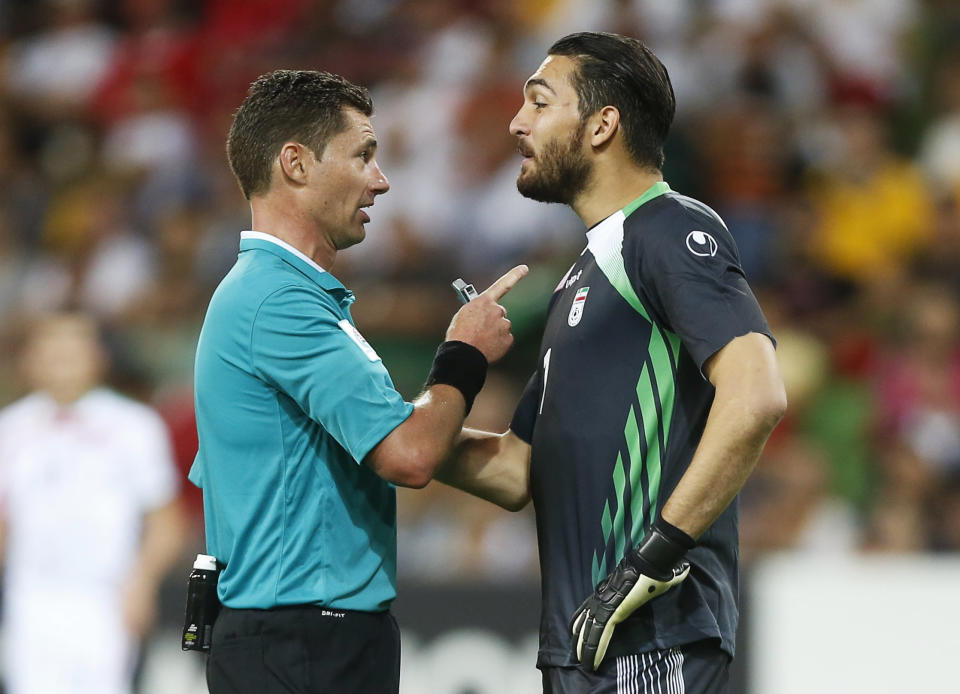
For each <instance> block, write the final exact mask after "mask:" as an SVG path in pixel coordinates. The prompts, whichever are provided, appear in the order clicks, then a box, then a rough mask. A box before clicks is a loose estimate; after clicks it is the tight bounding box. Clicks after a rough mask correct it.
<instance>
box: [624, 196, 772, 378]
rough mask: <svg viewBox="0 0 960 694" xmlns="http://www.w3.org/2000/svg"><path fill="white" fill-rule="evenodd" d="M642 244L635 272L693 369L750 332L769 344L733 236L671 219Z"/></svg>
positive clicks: (691, 219) (693, 220)
mask: <svg viewBox="0 0 960 694" xmlns="http://www.w3.org/2000/svg"><path fill="white" fill-rule="evenodd" d="M671 217H672V219H671V220H670V222H669V223H666V224H664V225H663V227H662V228H659V229H658V230H657V231H658V233H657V234H656V235H651V237H648V238H647V239H645V242H644V243H643V245H642V251H641V254H640V258H639V260H638V262H637V265H636V266H635V267H639V269H640V273H641V276H640V284H641V285H642V286H643V287H644V288H645V289H646V291H647V294H648V296H649V298H650V300H651V302H652V304H653V308H654V310H655V311H657V313H659V314H660V318H661V320H662V321H663V322H664V324H665V325H666V327H667V328H668V329H669V330H671V331H672V332H674V333H676V334H677V335H678V336H679V337H680V339H681V340H682V341H683V344H684V346H685V347H686V349H687V351H688V352H689V353H690V356H691V357H693V359H694V361H695V362H696V364H697V367H698V368H700V369H701V370H702V369H703V365H704V363H705V362H706V361H707V359H709V358H710V357H711V356H712V355H713V354H715V353H716V352H717V351H719V350H720V349H721V348H723V347H724V345H726V344H727V343H728V342H730V341H731V340H733V339H734V338H736V337H739V336H741V335H746V334H747V333H750V332H757V333H762V334H764V335H767V336H768V337H770V339H771V340H773V335H772V333H771V332H770V328H769V327H768V326H767V321H766V319H765V318H764V316H763V312H762V311H761V310H760V305H759V304H758V303H757V299H756V297H755V296H754V295H753V292H752V291H751V289H750V286H749V285H748V284H747V279H746V277H745V276H744V273H743V269H742V268H741V267H740V258H739V254H738V252H737V249H736V245H735V243H734V240H733V237H732V236H731V235H730V233H729V232H728V231H727V230H726V228H724V227H723V226H722V225H721V224H720V223H719V221H718V222H717V223H715V224H710V223H709V221H710V220H709V219H707V218H706V217H704V218H699V217H696V216H693V215H685V214H682V213H680V214H677V215H676V216H671Z"/></svg>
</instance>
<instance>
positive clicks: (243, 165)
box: [227, 70, 373, 200]
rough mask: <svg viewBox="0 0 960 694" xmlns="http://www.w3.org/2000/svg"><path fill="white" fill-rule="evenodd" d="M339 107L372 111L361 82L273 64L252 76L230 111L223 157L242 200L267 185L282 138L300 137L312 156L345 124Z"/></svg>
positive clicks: (263, 189) (262, 191) (366, 114)
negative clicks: (271, 68) (275, 67)
mask: <svg viewBox="0 0 960 694" xmlns="http://www.w3.org/2000/svg"><path fill="white" fill-rule="evenodd" d="M345 108H354V109H356V110H358V111H360V113H362V114H364V115H365V116H370V115H372V114H373V101H372V100H371V99H370V93H369V92H368V91H367V90H366V88H364V87H361V86H358V85H356V84H352V83H351V82H349V81H347V80H346V79H344V78H343V77H340V76H339V75H334V74H331V73H329V72H317V71H313V70H275V71H274V72H268V73H267V74H265V75H261V76H260V77H258V78H257V79H256V80H255V81H254V82H253V84H251V85H250V90H249V91H248V92H247V97H246V98H245V99H244V100H243V103H241V104H240V107H239V108H238V109H237V112H236V113H235V114H234V116H233V124H232V125H231V126H230V134H229V135H228V137H227V159H228V160H229V162H230V168H231V170H232V171H233V175H234V176H236V178H237V183H239V184H240V190H241V192H243V195H244V197H245V198H247V199H248V200H249V199H250V198H251V197H252V196H254V195H259V194H261V193H265V192H266V191H267V190H268V189H269V188H270V176H271V174H272V171H273V160H274V158H275V157H276V156H277V155H278V154H279V153H280V148H281V147H282V146H283V145H284V143H286V142H291V141H294V142H300V143H301V144H303V145H306V146H307V147H309V148H310V149H311V150H313V153H314V154H316V155H317V156H318V157H319V156H321V155H322V154H323V150H324V148H325V147H326V146H327V142H329V141H330V138H332V137H333V136H334V135H337V134H338V133H341V132H343V130H344V129H346V127H347V120H346V116H345V115H344V113H343V109H345Z"/></svg>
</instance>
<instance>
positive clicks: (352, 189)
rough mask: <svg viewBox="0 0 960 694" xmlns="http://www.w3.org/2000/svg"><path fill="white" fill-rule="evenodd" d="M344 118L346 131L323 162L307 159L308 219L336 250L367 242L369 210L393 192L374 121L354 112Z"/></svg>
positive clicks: (330, 144) (330, 146)
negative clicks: (380, 160)
mask: <svg viewBox="0 0 960 694" xmlns="http://www.w3.org/2000/svg"><path fill="white" fill-rule="evenodd" d="M343 114H344V117H345V118H346V121H347V127H346V129H345V130H343V131H342V132H340V133H338V134H336V135H334V136H333V137H332V138H330V141H329V142H328V143H327V146H326V148H325V149H324V150H323V153H322V154H321V155H320V157H316V156H310V157H308V158H309V159H310V161H309V163H308V166H309V168H310V176H309V179H308V180H309V183H308V187H309V190H308V195H309V197H308V200H307V206H308V210H307V213H308V214H309V215H310V217H311V219H312V222H313V225H314V227H315V228H316V229H317V230H318V231H319V233H320V234H321V235H322V236H323V237H325V238H326V239H327V240H328V241H329V242H330V244H331V245H332V246H333V247H334V248H336V249H337V250H342V249H344V248H348V247H349V246H352V245H354V244H356V243H360V242H361V241H363V238H364V236H365V235H366V231H365V230H364V224H366V223H367V222H369V221H370V215H369V214H368V213H367V212H366V210H365V209H364V208H367V207H370V206H372V205H373V201H374V198H375V197H376V196H377V195H380V194H381V193H386V192H387V191H388V190H389V189H390V183H389V182H388V181H387V177H386V176H384V175H383V172H382V171H381V170H380V166H379V164H377V160H376V156H375V155H376V152H377V136H376V134H375V133H374V132H373V126H372V125H371V124H370V119H369V118H368V117H367V116H365V115H364V114H362V113H360V111H357V110H356V109H352V108H345V109H344V111H343ZM311 155H312V153H311Z"/></svg>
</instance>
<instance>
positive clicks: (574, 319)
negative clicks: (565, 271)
mask: <svg viewBox="0 0 960 694" xmlns="http://www.w3.org/2000/svg"><path fill="white" fill-rule="evenodd" d="M589 291H590V287H580V289H578V290H577V294H576V296H574V297H573V305H572V306H570V315H568V316H567V325H569V326H570V327H571V328H572V327H574V326H575V325H577V323H579V322H580V319H581V318H583V305H584V304H585V303H587V292H589Z"/></svg>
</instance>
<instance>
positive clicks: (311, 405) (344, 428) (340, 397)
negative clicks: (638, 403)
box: [250, 286, 413, 462]
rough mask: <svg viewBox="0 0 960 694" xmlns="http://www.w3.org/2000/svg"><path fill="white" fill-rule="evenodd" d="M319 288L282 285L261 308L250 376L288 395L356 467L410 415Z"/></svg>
mask: <svg viewBox="0 0 960 694" xmlns="http://www.w3.org/2000/svg"><path fill="white" fill-rule="evenodd" d="M331 301H332V299H329V298H328V297H326V296H324V295H323V293H322V292H321V290H319V289H318V290H315V291H314V290H312V289H308V288H306V287H301V286H289V287H285V288H283V289H280V290H278V291H276V292H274V293H273V294H271V295H270V296H269V297H268V298H267V299H266V300H265V301H264V302H263V303H262V304H261V306H260V309H259V311H258V312H257V316H256V319H255V320H254V323H253V330H252V334H251V340H250V355H251V360H252V364H253V369H254V372H255V373H256V374H257V375H258V376H259V377H260V378H262V379H264V380H265V381H266V382H268V383H270V384H271V385H273V386H274V387H276V388H277V389H278V390H280V391H281V392H283V393H285V394H286V395H287V396H289V397H290V398H291V399H292V400H293V401H294V402H295V403H296V404H297V405H298V406H299V407H300V408H301V409H302V410H303V411H304V412H305V413H306V414H307V416H309V417H310V418H311V419H313V420H314V421H315V422H317V423H318V424H320V425H321V426H322V427H323V428H324V429H325V430H326V431H327V432H328V433H329V434H330V435H331V436H332V437H333V438H334V439H336V441H337V442H338V443H339V444H340V445H341V446H343V448H344V449H345V450H346V451H347V452H348V453H350V455H351V456H352V457H353V459H354V460H356V461H357V462H360V461H362V460H363V459H364V457H366V455H367V453H369V452H370V450H371V449H373V447H374V446H376V445H377V444H378V443H379V442H380V441H382V440H383V438H384V437H385V436H386V435H387V434H389V433H390V432H391V431H393V430H394V429H395V428H396V427H397V425H399V424H400V423H401V422H403V421H404V420H405V419H406V418H407V417H409V416H410V413H411V412H412V411H413V405H412V404H410V403H407V402H404V400H403V397H402V396H401V395H400V393H398V392H397V390H396V389H395V388H394V386H393V382H392V381H391V380H390V375H389V374H388V373H387V370H386V368H385V367H384V365H383V362H382V361H380V358H379V357H378V356H377V355H376V353H375V352H373V350H372V348H370V347H369V346H366V347H365V346H364V345H365V342H364V341H363V338H362V337H360V334H359V333H357V332H356V330H355V329H353V326H352V324H350V323H349V321H346V320H345V319H344V318H342V317H341V316H339V315H338V314H337V313H336V312H335V310H334V308H333V306H332V305H330V303H328V302H331Z"/></svg>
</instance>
